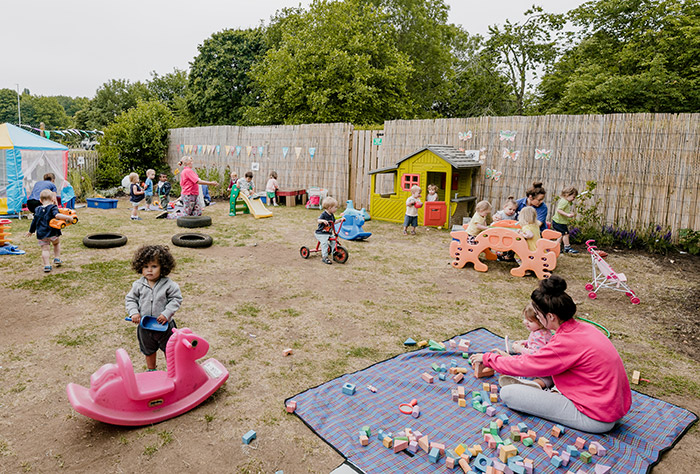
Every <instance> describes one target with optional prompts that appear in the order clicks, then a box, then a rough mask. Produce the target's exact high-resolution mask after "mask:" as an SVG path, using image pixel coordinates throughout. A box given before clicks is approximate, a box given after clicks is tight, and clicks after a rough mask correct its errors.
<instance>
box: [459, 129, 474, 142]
mask: <svg viewBox="0 0 700 474" xmlns="http://www.w3.org/2000/svg"><path fill="white" fill-rule="evenodd" d="M459 139H460V140H462V141H467V140H471V139H472V131H471V130H467V131H466V132H459Z"/></svg>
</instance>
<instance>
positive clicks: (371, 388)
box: [367, 385, 377, 393]
mask: <svg viewBox="0 0 700 474" xmlns="http://www.w3.org/2000/svg"><path fill="white" fill-rule="evenodd" d="M367 390H369V391H370V392H372V393H377V389H376V388H374V387H373V386H372V385H367Z"/></svg>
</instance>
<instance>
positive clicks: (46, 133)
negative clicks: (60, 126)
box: [44, 130, 51, 138]
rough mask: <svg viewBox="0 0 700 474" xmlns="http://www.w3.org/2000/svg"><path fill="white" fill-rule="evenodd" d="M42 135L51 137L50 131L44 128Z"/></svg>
mask: <svg viewBox="0 0 700 474" xmlns="http://www.w3.org/2000/svg"><path fill="white" fill-rule="evenodd" d="M44 135H46V138H51V132H49V131H48V130H44Z"/></svg>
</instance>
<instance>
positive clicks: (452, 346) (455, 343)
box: [450, 339, 457, 349]
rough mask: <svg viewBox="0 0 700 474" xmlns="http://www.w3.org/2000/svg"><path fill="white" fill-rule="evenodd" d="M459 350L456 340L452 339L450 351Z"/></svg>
mask: <svg viewBox="0 0 700 474" xmlns="http://www.w3.org/2000/svg"><path fill="white" fill-rule="evenodd" d="M456 348H457V341H455V340H454V339H450V349H456Z"/></svg>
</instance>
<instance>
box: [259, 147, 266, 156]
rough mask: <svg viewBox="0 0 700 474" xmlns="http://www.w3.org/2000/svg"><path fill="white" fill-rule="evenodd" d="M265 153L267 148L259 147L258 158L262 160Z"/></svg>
mask: <svg viewBox="0 0 700 474" xmlns="http://www.w3.org/2000/svg"><path fill="white" fill-rule="evenodd" d="M263 151H265V147H264V146H259V147H258V156H259V157H260V158H262V156H263Z"/></svg>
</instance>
